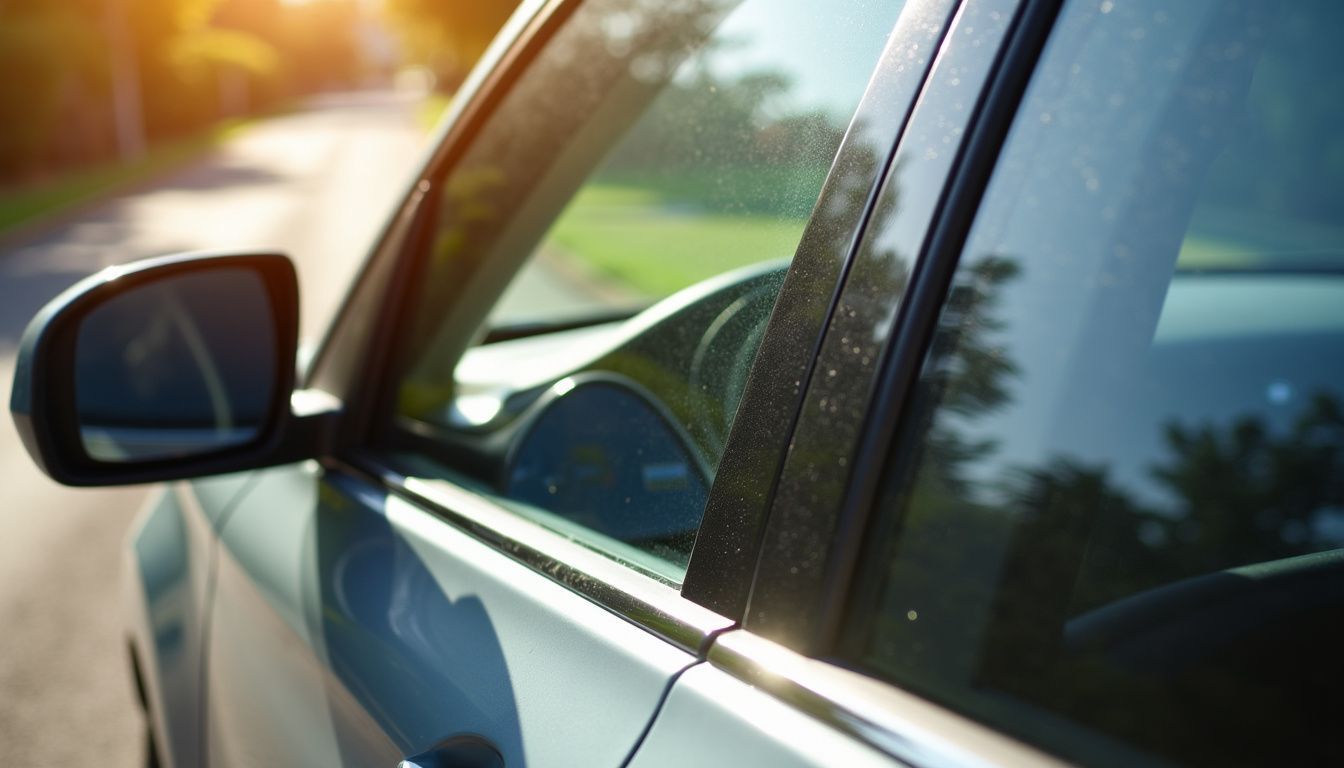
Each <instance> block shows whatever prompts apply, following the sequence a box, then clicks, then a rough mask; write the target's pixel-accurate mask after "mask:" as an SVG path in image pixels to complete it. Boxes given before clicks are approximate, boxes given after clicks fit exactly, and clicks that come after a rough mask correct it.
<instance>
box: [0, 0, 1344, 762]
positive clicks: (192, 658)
mask: <svg viewBox="0 0 1344 768" xmlns="http://www.w3.org/2000/svg"><path fill="white" fill-rule="evenodd" d="M1341 22H1344V6H1340V5H1339V4H1337V3H1334V2H1327V0H1309V1H1308V0H1304V1H1303V2H1298V3H1291V4H1287V3H1283V4H1280V3H1274V2H1269V1H1268V0H1263V1H1262V0H1190V2H1184V3H1177V4H1173V3H1167V2H1161V1H1160V0H1066V1H1064V2H1053V1H1051V0H906V1H905V2H891V1H889V2H870V0H835V1H834V2H830V3H827V4H826V6H825V8H824V10H822V9H819V8H818V7H816V6H814V5H812V4H808V3H803V2H780V0H740V2H731V1H728V0H678V2H671V3H664V2H647V1H646V0H584V1H583V2H578V1H577V0H553V1H549V2H527V3H524V4H523V6H522V7H521V8H520V9H519V11H518V12H517V13H516V14H515V15H514V16H513V18H512V19H511V21H510V22H509V23H508V25H507V26H506V27H505V29H504V30H503V31H502V32H501V34H500V37H499V38H498V39H497V41H496V42H495V44H494V46H493V47H492V48H491V50H490V52H489V53H487V55H486V57H485V58H484V59H483V61H482V63H481V64H480V65H479V66H478V67H477V68H476V70H475V71H474V73H473V75H472V76H471V78H470V79H469V80H468V82H467V83H466V85H465V86H464V87H463V90H462V91H461V92H460V94H459V96H458V98H457V99H456V100H455V101H454V105H453V107H452V112H451V114H450V115H449V117H448V118H447V119H446V121H445V124H444V127H443V128H442V130H441V133H440V134H439V137H438V141H437V145H436V147H435V148H434V150H433V151H432V153H431V155H430V156H429V157H428V158H427V160H426V162H425V164H424V167H423V169H422V170H421V171H420V172H419V173H418V174H417V176H416V177H415V179H413V180H412V183H411V184H410V186H409V188H408V192H407V194H406V196H405V198H404V201H403V202H402V204H401V205H400V207H399V209H398V210H397V212H396V214H395V216H393V218H392V219H391V220H390V221H389V223H388V224H387V226H386V228H385V230H384V232H383V235H382V236H381V238H380V239H379V242H378V245H377V246H376V247H375V248H374V250H373V251H372V253H371V254H370V256H369V258H368V260H367V263H366V264H365V265H364V267H363V270H362V272H361V274H360V275H359V278H358V280H357V281H356V283H355V285H354V287H353V289H352V291H351V293H350V295H349V297H348V298H347V300H346V302H345V304H344V305H343V308H342V310H341V312H340V313H339V315H338V317H337V319H336V320H335V321H334V323H333V325H332V326H331V328H330V329H329V331H328V332H327V334H326V336H325V339H324V341H323V342H322V343H321V345H320V347H319V348H318V351H317V352H316V354H315V357H313V358H312V360H311V362H308V363H305V364H304V365H303V366H302V367H301V368H302V369H301V370H296V369H297V368H299V367H300V366H296V364H295V360H296V350H297V347H298V342H297V319H296V318H297V317H298V310H297V307H298V289H297V286H296V279H295V275H294V270H293V267H292V266H291V264H290V262H289V261H288V260H287V259H286V257H284V256H283V255H280V254H273V253H205V254H187V255H182V256H174V257H167V258H161V259H156V260H151V261H147V262H141V263H136V264H131V265H127V266H124V267H118V268H113V269H110V270H108V271H106V272H103V273H101V274H99V275H96V276H94V277H92V278H90V279H88V280H86V281H85V282H83V283H81V284H80V285H77V286H76V287H74V288H72V289H71V290H70V291H68V292H67V293H66V294H64V295H62V296H61V297H59V298H58V299H56V300H55V301H53V303H52V304H50V305H49V306H48V307H47V308H46V309H44V310H43V312H42V313H41V314H40V315H39V316H38V317H37V318H35V319H34V321H33V323H32V324H31V325H30V327H29V329H28V331H27V332H26V334H25V336H24V340H23V344H22V348H21V352H20V356H19V360H18V367H17V370H16V373H15V381H14V388H13V394H12V399H11V411H12V414H13V417H14V419H15V421H16V424H17V425H18V428H19V432H20V434H21V436H22V437H23V439H24V442H25V445H26V446H27V448H28V450H29V452H30V454H31V455H32V457H33V458H34V460H35V461H36V462H37V463H38V464H39V465H40V466H41V467H42V468H43V469H44V470H45V471H46V472H47V473H48V474H49V475H50V476H51V477H53V478H55V479H56V480H59V481H61V482H63V483H66V484H70V485H79V486H91V485H119V484H128V483H149V482H155V483H169V484H170V485H168V486H167V487H165V489H164V490H163V492H162V494H161V495H160V496H159V497H158V499H157V501H156V502H155V503H154V504H153V505H151V506H150V507H149V508H147V509H146V510H145V512H144V514H143V515H142V516H141V518H140V519H139V520H138V522H137V524H136V527H135V529H134V531H133V532H132V535H131V537H130V539H129V543H128V548H127V556H126V566H127V567H126V588H125V603H126V609H127V615H128V627H129V636H130V647H131V657H132V661H133V664H134V668H135V671H136V676H137V680H138V681H139V682H140V688H141V691H142V692H143V700H144V703H145V706H146V711H147V713H148V722H149V723H150V728H151V731H152V737H153V741H154V744H155V753H156V756H155V759H157V760H158V761H159V763H160V764H163V765H172V766H195V765H210V766H213V767H215V768H226V767H227V768H232V767H233V766H246V765H256V766H271V765H312V766H318V765H321V766H328V765H371V766H372V765H389V766H390V765H395V764H397V763H398V762H400V761H404V763H403V764H404V765H407V766H467V765H473V766H477V765H479V766H484V765H496V766H500V765H503V766H519V765H531V766H569V765H582V766H612V767H613V768H615V766H627V765H628V766H633V767H634V768H646V767H650V766H664V765H732V766H747V765H753V766H821V765H846V766H854V765H894V764H902V765H915V766H934V765H937V766H943V765H986V764H1033V765H1050V764H1065V763H1081V764H1095V765H1132V764H1147V763H1155V764H1161V763H1171V762H1174V763H1189V764H1219V765H1222V764H1284V763H1288V764H1305V763H1338V762H1339V761H1340V760H1341V759H1344V735H1341V731H1340V729H1339V728H1338V727H1336V720H1337V719H1338V716H1339V715H1340V714H1341V711H1344V710H1342V709H1341V705H1340V703H1339V701H1340V699H1339V693H1338V692H1339V690H1340V688H1341V684H1344V665H1341V663H1340V661H1339V648H1340V647H1342V645H1344V610H1341V609H1342V608H1344V466H1342V457H1344V452H1342V451H1341V448H1342V447H1344V408H1341V399H1340V398H1341V388H1344V138H1341V134H1340V131H1339V126H1340V125H1344V87H1342V86H1341V83H1340V80H1339V78H1338V73H1339V72H1341V71H1344V47H1341V46H1340V45H1338V43H1337V41H1336V40H1335V38H1336V37H1337V32H1338V30H1339V29H1340V28H1341Z"/></svg>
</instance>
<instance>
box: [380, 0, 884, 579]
mask: <svg viewBox="0 0 1344 768" xmlns="http://www.w3.org/2000/svg"><path fill="white" fill-rule="evenodd" d="M900 5H901V4H900V3H885V2H874V1H872V0H843V2H839V3H835V4H831V5H829V6H828V7H827V9H826V12H825V13H823V14H818V13H816V12H815V10H814V9H813V8H812V7H810V5H809V4H808V3H804V2H782V3H781V2H776V1H775V0H743V1H742V2H732V1H729V0H696V1H693V2H688V3H675V4H667V3H661V2H645V1H644V0H592V1H591V2H588V3H585V4H584V5H583V6H582V7H580V9H579V10H578V11H577V12H576V14H575V16H574V17H572V18H571V19H569V20H568V21H567V22H566V23H565V25H564V26H563V28H561V29H560V31H559V32H557V33H556V35H555V37H554V38H553V39H552V40H550V41H549V42H548V44H547V46H546V48H545V50H544V51H543V52H542V53H541V54H540V56H539V57H538V58H537V60H536V61H535V62H534V63H533V64H532V65H531V66H530V68H529V70H528V72H527V73H526V75H525V76H524V77H523V78H522V79H521V80H520V81H519V82H518V83H517V84H515V85H514V86H513V87H512V89H511V91H510V93H509V95H508V96H506V97H505V99H504V100H503V102H502V103H501V104H500V105H499V106H498V108H497V109H496V111H495V113H494V115H493V116H492V117H491V118H490V119H489V120H488V121H487V122H486V123H485V125H484V126H483V127H482V128H481V129H480V131H479V132H478V138H477V140H476V141H475V143H474V144H473V145H472V147H471V148H470V149H469V150H467V152H466V153H465V155H464V156H463V157H462V158H461V159H460V160H459V161H458V162H457V163H456V164H455V166H454V168H453V170H452V172H451V173H450V174H449V175H448V177H447V178H446V179H445V180H444V181H443V182H442V184H440V185H439V189H438V193H437V194H438V195H439V197H438V220H437V222H436V225H435V231H434V232H433V233H432V235H431V236H430V238H429V240H430V242H429V244H428V253H427V258H426V264H425V269H424V273H423V275H422V277H421V280H420V290H421V291H422V293H421V295H420V296H419V297H418V306H417V309H416V311H415V312H414V315H413V318H412V320H411V324H410V328H409V333H408V339H407V344H408V347H409V353H408V358H409V361H408V363H409V365H408V373H407V374H406V375H405V377H404V378H403V380H402V381H401V384H400V388H399V391H398V404H397V408H398V414H399V417H400V419H401V424H402V426H403V427H404V428H405V429H406V430H408V431H411V432H415V433H418V434H421V435H427V436H429V437H430V439H431V440H432V441H435V443H437V446H438V449H437V450H434V451H432V454H433V458H434V459H435V461H436V462H437V463H438V464H439V465H440V466H441V467H443V468H446V469H448V470H451V471H459V472H461V471H465V472H466V474H467V475H468V476H469V479H470V478H474V480H475V481H476V482H477V484H478V487H480V488H481V489H482V490H484V491H485V492H488V493H491V494H494V495H496V496H498V497H500V498H501V499H502V500H504V501H505V502H506V503H508V504H509V505H510V506H512V507H513V508H514V509H516V510H518V511H519V512H520V513H521V514H524V515H527V516H529V517H531V518H533V519H535V520H538V521H540V522H542V523H543V524H546V525H548V526H550V527H552V528H555V529H557V530H561V531H563V532H565V533H567V534H569V535H572V536H574V537H575V538H576V539H578V540H580V541H583V542H585V543H588V544H591V545H593V546H596V547H598V548H600V549H602V550H603V551H606V552H609V553H611V554H615V555H617V556H618V557H622V558H624V559H627V560H631V561H635V562H638V563H641V564H643V565H645V566H647V567H649V568H651V569H652V570H654V571H657V572H659V573H662V574H664V575H668V576H669V577H670V578H673V579H676V578H679V576H680V573H681V571H682V569H684V566H685V563H686V562H687V559H688V557H689V553H690V548H691V544H692V543H693V541H694V536H695V533H696V530H697V528H698V525H699V520H700V516H701V514H702V512H703V508H704V504H705V501H706V498H707V495H708V490H709V486H710V484H711V483H712V480H713V476H714V471H715V467H716V466H717V464H718V460H719V458H720V455H721V452H722V448H723V444H724V441H725V439H726V437H727V432H728V428H729V426H730V424H731V421H732V418H733V415H734V413H735V411H736V408H737V404H738V400H739V398H740V397H741V394H742V391H743V389H744V387H745V383H746V376H747V372H748V370H749V368H750V366H751V363H752V361H753V359H754V357H755V352H756V348H757V346H758V344H759V342H760V340H761V336H762V334H763V332H764V328H765V324H766V320H767V319H768V317H769V314H770V311H771V309H772V307H773V304H774V300H775V297H776V295H777V293H778V291H779V288H780V286H781V284H782V282H783V277H784V274H785V272H786V270H787V269H788V265H789V260H790V258H791V257H792V256H793V252H794V250H795V249H796V248H797V246H798V242H799V240H800V238H801V236H802V232H803V228H804V226H805V225H806V223H807V221H808V217H809V215H810V213H811V210H812V208H813V206H814V205H815V203H816V201H817V198H818V195H819V194H820V191H821V185H822V182H823V180H824V179H825V177H826V174H827V172H828V169H829V167H830V165H831V162H832V160H833V158H834V156H835V154H836V151H837V149H838V147H839V145H840V141H841V138H842V137H843V135H844V133H845V130H846V128H847V125H848V123H849V120H850V119H851V117H852V115H853V113H854V112H855V110H856V108H857V106H858V103H859V100H860V97H861V96H862V94H863V91H864V88H865V87H866V84H867V81H868V78H869V75H870V74H871V72H872V70H873V68H874V67H875V65H876V63H877V60H878V57H879V55H880V53H881V51H882V48H883V46H884V45H885V42H886V38H887V36H888V33H889V32H890V30H891V29H892V27H893V26H894V23H895V18H896V15H897V13H898V12H899V10H900Z"/></svg>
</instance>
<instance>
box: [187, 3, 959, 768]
mask: <svg viewBox="0 0 1344 768" xmlns="http://www.w3.org/2000/svg"><path fill="white" fill-rule="evenodd" d="M832 11H833V12H832V13H829V14H828V15H827V16H826V17H825V18H821V19H818V18H816V17H814V15H813V14H812V13H811V12H810V11H809V10H808V8H807V7H806V4H803V3H791V4H779V3H775V2H769V3H767V2H762V1H761V0H745V2H711V1H704V2H687V3H681V4H676V5H672V6H667V7H664V5H663V4H659V3H643V2H637V1H635V0H590V1H589V2H585V3H583V4H581V5H580V4H577V3H552V4H549V5H547V6H545V7H529V8H526V9H524V11H522V12H520V14H519V15H518V16H516V17H515V19H514V20H513V21H512V22H511V27H510V29H509V30H506V38H507V36H508V35H516V38H514V40H513V42H512V43H510V44H509V45H507V46H504V47H501V48H499V49H498V50H496V51H495V52H494V54H493V55H492V59H491V61H490V65H489V66H488V67H487V68H484V69H481V70H479V71H478V74H477V75H476V76H475V78H474V80H473V83H472V84H471V85H470V86H469V89H468V91H467V94H468V95H467V96H465V97H464V98H463V99H462V101H461V102H459V105H458V107H457V112H456V116H455V118H454V119H453V120H452V121H451V122H450V124H449V126H448V128H447V130H446V133H445V134H444V136H443V139H442V143H441V146H440V148H439V150H438V151H437V153H436V155H435V156H434V157H433V158H432V160H431V162H430V163H429V165H428V167H427V169H426V171H425V173H424V175H423V177H422V179H421V180H420V181H419V182H418V183H417V185H416V186H415V188H414V190H413V191H412V193H411V194H410V196H409V197H408V199H407V202H406V204H405V206H404V207H403V209H402V211H401V213H400V214H399V215H398V217H397V218H396V220H395V221H394V222H392V224H391V225H390V226H389V229H388V231H387V234H386V236H385V238H384V240H383V244H382V246H380V249H379V252H378V253H376V254H375V256H374V258H373V259H372V260H371V262H370V264H369V266H368V268H367V270H366V272H365V274H364V275H363V277H362V279H361V281H360V284H359V286H358V287H357V288H356V290H355V292H354V293H353V294H352V296H351V298H350V300H349V301H348V302H347V305H346V307H345V309H344V310H343V313H342V316H341V318H340V319H338V321H337V323H336V325H335V327H334V329H333V330H332V332H331V334H330V336H329V338H328V340H327V342H326V344H325V346H324V349H323V351H322V352H321V353H320V354H319V357H318V359H317V361H316V363H315V369H314V372H313V374H312V376H311V378H310V382H309V384H310V389H309V390H308V391H307V392H306V393H305V394H304V397H306V398H313V399H323V398H325V399H330V398H336V399H338V400H340V402H341V403H342V409H343V413H342V417H341V421H340V423H339V425H338V427H337V428H336V429H335V431H334V432H333V434H332V435H330V441H331V450H330V452H329V455H328V456H326V457H325V458H323V459H322V460H320V461H315V462H308V463H305V464H303V465H297V466H286V467H280V468H277V469H273V470H267V471H264V472H261V473H258V474H257V476H256V477H255V479H254V481H253V483H252V485H251V486H250V487H249V488H248V489H247V491H246V494H245V495H244V496H243V497H242V498H241V499H240V500H239V501H238V502H237V503H236V504H235V505H234V506H233V508H232V511H231V512H230V514H229V515H228V516H227V520H225V521H224V523H223V524H222V533H221V542H222V544H221V547H220V549H219V555H218V562H217V565H216V569H217V570H216V575H215V586H214V597H213V605H212V610H211V616H210V622H209V629H208V643H207V648H208V661H207V663H206V672H205V676H204V677H205V696H206V704H205V716H206V718H207V722H206V726H205V729H204V730H205V745H206V746H205V751H206V753H207V756H208V759H209V762H210V764H212V765H217V766H234V765H274V764H287V765H337V764H349V765H377V764H379V763H386V764H389V765H390V764H394V763H395V762H396V761H398V760H401V759H403V758H407V757H412V756H417V755H422V756H426V758H425V759H427V760H430V759H433V760H441V761H443V762H442V763H441V764H448V765H452V764H459V763H461V764H467V761H468V760H475V759H481V757H482V755H486V756H494V757H495V758H497V759H498V760H499V761H502V763H503V764H505V765H525V764H530V765H585V766H588V765H620V764H623V763H624V762H625V761H627V760H628V758H629V756H630V755H631V754H632V752H633V751H634V749H635V747H636V746H637V745H638V743H639V741H640V739H641V738H642V737H643V735H644V733H645V732H646V730H647V728H648V726H649V724H650V722H651V721H652V719H653V716H654V714H655V712H656V711H657V710H658V707H659V704H660V702H661V701H662V699H663V697H664V696H665V695H666V693H667V690H668V688H669V686H670V685H671V683H672V681H673V680H674V679H676V677H677V676H678V675H679V674H680V673H681V672H683V671H684V670H686V669H687V668H689V667H691V666H693V665H694V664H695V663H696V662H697V661H698V660H699V659H700V658H701V657H702V654H703V653H704V651H705V649H706V648H707V647H708V644H709V640H710V638H711V637H712V636H713V635H714V633H716V632H720V631H723V630H726V629H728V628H730V627H731V626H733V624H734V622H735V620H736V615H735V611H734V610H733V609H731V608H729V609H727V610H724V609H721V608H718V607H717V604H715V603H714V600H715V599H716V598H714V597H711V596H714V595H717V596H719V599H722V597H723V596H728V595H740V594H745V591H746V587H747V584H748V579H749V577H750V573H751V568H752V561H753V551H752V550H751V549H750V548H748V549H738V550H737V552H736V553H735V552H734V550H735V549H736V548H737V544H736V541H737V540H739V539H741V538H742V537H744V536H747V537H749V536H750V530H751V529H750V526H751V525H757V526H759V525H760V524H761V523H762V522H763V520H764V515H763V508H764V504H765V497H763V496H761V495H760V494H758V493H756V492H755V491H754V490H753V489H754V488H756V487H758V486H760V484H761V483H765V484H766V485H768V484H769V482H770V479H771V478H772V477H773V476H774V474H775V472H776V469H775V466H777V464H778V461H779V460H780V459H781V458H782V456H783V454H784V451H785V448H786V446H787V439H788V428H787V426H788V425H787V424H769V425H768V428H764V429H763V430H762V431H761V432H760V434H759V435H757V436H756V438H755V439H752V440H749V441H746V443H745V444H744V445H743V446H742V447H740V448H736V449H735V448H733V447H732V444H731V443H732V440H733V438H731V437H730V435H729V433H730V431H732V430H735V429H737V428H736V427H735V426H734V425H735V424H736V423H737V421H736V419H735V414H737V413H738V412H739V410H740V411H743V412H751V413H754V414H756V416H755V418H757V419H760V418H762V415H763V414H765V413H766V411H764V410H762V408H761V407H760V404H762V403H765V404H766V405H767V406H768V408H770V409H774V410H775V411H776V412H783V413H785V414H786V420H787V414H788V412H789V411H790V410H791V406H790V405H789V404H790V403H795V404H796V403H797V402H798V399H799V398H800V397H801V395H802V388H801V386H800V385H799V384H794V385H793V386H792V387H791V388H789V390H788V391H787V392H785V393H784V396H783V397H782V398H780V397H773V398H769V399H768V402H766V398H765V396H764V395H762V394H755V395H753V394H752V391H753V387H756V388H757V389H759V388H760V387H761V386H763V385H761V384H753V383H752V382H751V381H749V380H748V379H749V375H750V376H751V377H754V379H760V380H762V381H769V382H771V383H772V385H773V383H776V382H777V381H779V380H782V378H781V377H795V379H797V378H800V377H801V376H802V375H803V374H804V373H805V370H803V369H806V368H807V367H808V366H809V365H810V363H811V360H812V356H813V349H814V348H815V346H816V343H817V340H818V339H819V338H820V336H821V332H822V329H823V326H824V323H825V321H826V318H827V312H828V309H829V307H830V303H831V300H832V297H833V295H834V291H835V286H836V284H837V281H838V279H839V277H840V275H841V274H842V273H843V270H844V268H845V263H846V261H847V257H848V255H849V252H850V245H851V244H852V243H853V241H854V238H855V233H856V232H857V231H858V229H859V227H860V224H861V222H862V221H863V219H864V217H865V216H866V215H867V212H868V209H869V205H870V204H871V202H872V194H871V192H872V190H873V188H874V186H875V185H876V182H877V180H878V178H879V177H880V175H881V172H882V169H883V167H884V166H885V163H886V160H887V157H888V154H889V149H890V147H891V146H892V144H893V142H894V139H895V136H896V135H897V134H898V132H899V131H900V129H901V127H902V125H903V124H904V116H905V114H906V113H907V111H908V108H909V105H910V104H911V103H912V102H913V100H914V98H915V96H916V93H917V89H918V87H919V84H920V83H921V82H922V80H923V75H924V72H925V68H926V66H927V62H928V60H929V56H930V53H931V51H932V50H933V49H934V48H935V47H936V44H937V40H938V39H939V38H940V36H941V34H942V32H943V30H944V27H945V25H946V23H947V19H948V15H949V13H950V8H949V4H948V3H945V2H912V3H909V4H906V5H903V4H892V3H875V2H867V1H866V0H853V1H852V2H845V3H841V4H837V5H836V6H835V8H833V9H832ZM893 29H895V30H896V31H895V32H893V31H892V30H893ZM875 70H877V71H878V73H879V75H878V77H877V78H876V79H873V85H872V87H871V88H869V87H868V83H869V80H870V79H871V78H872V76H873V72H874V71H875ZM790 257H792V258H790ZM767 326H768V327H767ZM758 349H759V361H758V362H757V364H756V366H755V368H753V362H754V361H757V359H758V355H757V352H758ZM744 392H745V394H744ZM739 403H741V405H740V407H739ZM753 403H755V404H757V405H756V406H755V407H753V406H752V404H753ZM738 431H740V430H738ZM737 441H738V442H742V441H743V438H742V437H738V438H737ZM772 462H773V464H772ZM706 510H709V511H708V512H706ZM706 516H707V517H709V518H712V520H713V521H714V524H713V525H710V524H709V523H705V524H704V525H702V524H701V519H702V517H706ZM734 518H737V519H740V520H742V521H743V523H742V525H739V526H734V525H731V524H725V523H726V522H727V523H731V520H732V519H734ZM471 764H475V763H471Z"/></svg>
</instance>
